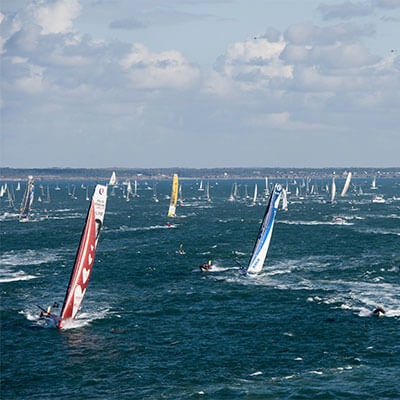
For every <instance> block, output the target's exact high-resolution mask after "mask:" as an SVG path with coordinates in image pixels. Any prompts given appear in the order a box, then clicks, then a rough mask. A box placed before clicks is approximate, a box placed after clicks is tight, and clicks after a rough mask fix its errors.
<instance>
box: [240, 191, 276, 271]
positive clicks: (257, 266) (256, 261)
mask: <svg viewBox="0 0 400 400" xmlns="http://www.w3.org/2000/svg"><path fill="white" fill-rule="evenodd" d="M281 193H282V186H281V185H279V184H276V185H275V188H274V190H273V192H272V193H271V196H270V198H269V201H268V206H267V208H266V210H265V214H264V218H263V220H262V222H261V226H260V230H259V231H258V236H257V240H256V243H255V245H254V249H253V253H252V255H251V258H250V263H249V266H248V267H247V270H246V273H248V274H256V273H258V272H260V271H261V270H262V267H263V265H264V261H265V257H266V256H267V252H268V247H269V243H270V241H271V236H272V230H273V227H274V222H275V215H276V211H277V209H278V206H279V200H280V198H281Z"/></svg>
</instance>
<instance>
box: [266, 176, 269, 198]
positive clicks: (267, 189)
mask: <svg viewBox="0 0 400 400" xmlns="http://www.w3.org/2000/svg"><path fill="white" fill-rule="evenodd" d="M268 196H269V184H268V177H265V197H268Z"/></svg>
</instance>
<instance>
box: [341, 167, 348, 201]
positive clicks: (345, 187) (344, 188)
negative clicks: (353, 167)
mask: <svg viewBox="0 0 400 400" xmlns="http://www.w3.org/2000/svg"><path fill="white" fill-rule="evenodd" d="M350 181H351V172H349V173H348V174H347V178H346V182H345V184H344V187H343V190H342V193H341V194H340V197H343V196H344V195H345V194H346V192H347V190H348V189H349V186H350Z"/></svg>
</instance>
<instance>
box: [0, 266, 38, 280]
mask: <svg viewBox="0 0 400 400" xmlns="http://www.w3.org/2000/svg"><path fill="white" fill-rule="evenodd" d="M35 278H38V277H37V276H35V275H30V274H27V273H26V272H25V271H23V270H19V271H10V270H7V269H2V270H0V283H8V282H16V281H29V280H31V279H35Z"/></svg>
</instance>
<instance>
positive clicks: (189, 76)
mask: <svg viewBox="0 0 400 400" xmlns="http://www.w3.org/2000/svg"><path fill="white" fill-rule="evenodd" d="M120 64H121V66H122V68H123V69H124V70H125V72H126V73H127V74H128V76H129V81H130V84H131V86H132V87H135V88H147V89H161V88H178V89H184V88H187V87H190V86H192V85H193V84H195V83H196V82H197V81H198V80H199V78H200V71H199V69H198V68H196V67H195V66H193V65H191V64H190V63H189V62H188V61H187V60H186V59H185V58H184V57H183V56H182V54H181V53H179V52H178V51H175V50H169V51H163V52H160V53H152V52H150V51H149V50H148V49H147V48H146V47H145V46H144V45H143V44H139V43H137V44H135V45H133V46H132V49H131V51H130V53H129V54H127V55H126V56H125V57H124V58H123V59H122V60H121V62H120Z"/></svg>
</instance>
